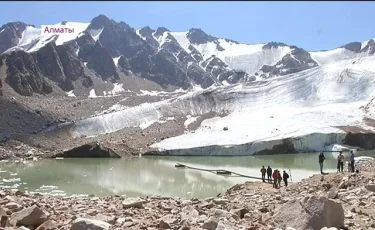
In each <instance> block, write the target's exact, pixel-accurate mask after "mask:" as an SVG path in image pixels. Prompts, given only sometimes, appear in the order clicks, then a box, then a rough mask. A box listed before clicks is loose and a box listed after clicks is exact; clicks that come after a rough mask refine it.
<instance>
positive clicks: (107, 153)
mask: <svg viewBox="0 0 375 230" xmlns="http://www.w3.org/2000/svg"><path fill="white" fill-rule="evenodd" d="M56 156H57V157H64V158H120V156H119V155H118V154H117V153H115V152H114V151H113V150H111V149H109V148H107V147H104V146H100V145H99V144H98V143H90V144H86V145H83V146H80V147H77V148H73V149H71V150H68V151H65V152H63V153H60V154H57V155H56Z"/></svg>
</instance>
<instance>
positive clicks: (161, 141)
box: [0, 15, 375, 155]
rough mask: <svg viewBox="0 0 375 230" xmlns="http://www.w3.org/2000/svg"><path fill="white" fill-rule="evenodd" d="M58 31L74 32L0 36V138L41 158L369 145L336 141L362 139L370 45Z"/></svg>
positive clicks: (109, 25) (98, 20)
mask: <svg viewBox="0 0 375 230" xmlns="http://www.w3.org/2000/svg"><path fill="white" fill-rule="evenodd" d="M63 25H65V26H67V27H68V28H74V33H72V34H62V35H53V34H43V33H42V31H41V29H40V28H36V27H34V26H32V25H28V24H26V23H23V22H13V23H8V24H5V25H3V26H2V27H1V28H0V53H1V56H0V95H2V96H0V106H2V110H1V113H0V117H1V118H2V119H4V121H5V122H1V123H0V128H1V130H3V131H2V132H1V133H0V140H8V139H17V140H19V141H22V142H24V143H27V144H30V145H33V146H40V147H41V148H44V149H47V150H48V151H63V150H66V149H67V148H73V147H78V146H80V145H83V144H87V143H91V142H93V141H99V142H101V143H107V144H108V146H113V148H116V152H117V151H122V150H124V149H126V153H123V154H121V153H120V155H126V154H127V153H128V152H129V151H130V150H131V151H130V152H132V153H136V152H137V151H139V152H143V153H144V152H148V153H150V152H151V153H155V152H154V151H157V152H163V153H165V154H182V153H181V151H182V152H183V154H193V155H194V154H203V153H204V154H210V155H223V154H224V155H226V154H229V153H230V154H237V155H238V154H239V155H243V154H253V153H270V152H275V151H276V152H301V151H302V152H306V151H320V150H322V149H325V148H328V147H329V146H333V145H334V144H348V145H353V146H357V147H361V148H364V146H366V147H369V146H370V147H371V148H372V146H375V145H373V144H370V145H369V144H363V143H362V142H363V141H362V142H361V141H360V140H359V139H358V138H360V137H355V138H354V139H353V137H350V138H351V139H350V138H349V139H348V137H347V133H349V132H354V133H363V132H366V133H370V135H372V133H374V124H375V123H374V122H373V118H374V117H373V114H374V108H375V106H373V101H374V100H373V98H374V97H375V95H373V93H372V87H373V86H374V80H375V69H374V68H373V66H375V65H373V64H374V57H375V56H374V55H373V54H374V52H375V42H374V40H373V39H371V40H368V41H365V42H353V43H349V44H347V45H343V46H341V47H339V48H337V49H334V50H329V51H317V52H315V51H314V52H310V51H306V50H304V49H303V48H300V47H296V46H293V45H287V44H284V43H281V42H269V43H264V44H256V45H249V44H242V43H239V42H236V41H233V40H230V39H223V38H217V37H214V36H212V35H208V34H206V33H205V32H204V31H203V30H201V29H196V28H193V29H190V30H188V31H186V32H172V31H169V30H168V29H167V28H164V27H159V28H156V29H152V28H150V27H144V28H140V29H134V28H132V27H131V26H130V25H128V24H126V23H125V22H116V21H114V20H111V19H109V18H107V17H106V16H104V15H99V16H97V17H95V18H94V19H92V21H91V22H89V23H83V22H61V23H59V24H57V26H63ZM333 108H335V109H333ZM260 123H262V124H265V125H263V126H259V124H260ZM223 131H224V132H223ZM225 131H226V132H225ZM176 136H178V137H176ZM174 137H175V138H174ZM356 138H357V139H356ZM361 138H362V137H361ZM65 140H67V141H65ZM316 140H319V141H316ZM360 142H361V143H360ZM176 143H178V144H177V145H176ZM121 146H122V147H121ZM223 146H224V147H223ZM233 148H235V149H233ZM129 149H130V150H129ZM181 149H182V150H181ZM187 149H191V150H190V151H191V152H189V153H187ZM128 150H129V151H128Z"/></svg>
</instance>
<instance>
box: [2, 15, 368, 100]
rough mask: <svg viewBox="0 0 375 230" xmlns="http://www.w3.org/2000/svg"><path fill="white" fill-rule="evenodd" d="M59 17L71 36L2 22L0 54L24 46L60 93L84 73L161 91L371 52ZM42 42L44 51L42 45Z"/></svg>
mask: <svg viewBox="0 0 375 230" xmlns="http://www.w3.org/2000/svg"><path fill="white" fill-rule="evenodd" d="M62 24H64V25H67V26H71V27H74V28H75V31H76V34H75V36H70V35H42V34H41V32H40V29H38V28H36V27H35V26H33V25H29V24H26V23H24V22H11V23H7V24H5V25H3V26H2V27H1V28H0V31H1V32H0V41H1V42H0V52H1V53H2V59H8V57H9V55H10V54H11V53H13V52H15V51H17V52H16V53H19V52H26V53H30V55H31V56H32V57H33V58H31V59H28V61H29V62H34V64H32V65H36V66H38V68H39V69H41V73H42V76H41V77H42V78H47V79H51V80H52V81H53V82H56V84H57V86H58V87H60V88H61V89H63V90H64V91H65V92H68V91H72V90H74V89H75V86H74V84H73V83H74V82H76V81H77V80H79V79H84V81H83V83H84V84H83V86H84V88H86V89H87V90H86V91H85V92H86V94H87V93H88V91H89V90H91V89H92V88H95V87H96V86H95V84H94V83H93V79H92V78H95V77H99V78H101V79H102V80H103V81H104V82H106V80H107V79H110V80H111V82H112V83H116V82H117V83H119V84H120V83H121V79H122V78H121V77H120V76H132V77H139V78H141V79H147V80H149V81H152V82H155V83H156V84H158V85H160V86H161V87H162V88H163V89H165V90H175V89H178V88H182V89H184V90H187V89H189V88H190V89H191V88H192V87H194V86H196V85H198V86H200V87H202V88H207V87H209V86H211V85H213V84H217V85H227V84H235V83H241V82H249V81H257V80H262V79H268V78H271V77H278V76H282V75H285V74H291V73H297V72H300V71H303V70H306V69H310V68H314V67H316V66H319V65H324V64H328V63H332V62H334V61H337V60H346V59H351V58H355V57H362V56H366V55H373V54H374V53H375V42H374V40H373V39H370V40H367V41H364V42H351V43H348V44H345V45H342V46H340V47H338V48H336V49H334V50H329V51H316V52H308V51H306V50H304V49H303V48H300V47H297V46H294V45H288V44H285V43H283V42H275V41H272V42H268V43H262V44H253V45H250V44H244V43H239V42H237V41H234V40H231V39H228V38H217V37H215V36H212V35H209V34H207V33H206V32H204V31H203V30H202V29H200V28H191V29H189V30H188V31H185V32H171V31H170V30H169V29H168V28H165V27H158V28H156V29H152V28H150V27H149V26H146V27H143V28H140V29H135V28H133V27H131V26H130V25H129V24H127V23H125V22H122V21H120V22H116V21H114V20H112V19H110V18H108V17H107V16H105V15H102V14H101V15H98V16H97V17H95V18H93V19H92V20H91V22H90V23H81V22H69V21H64V22H61V23H58V24H56V25H62ZM51 44H52V45H51ZM46 47H47V48H46ZM48 47H50V48H48ZM48 49H50V50H51V51H49V52H46V50H48ZM56 50H59V52H57V51H56ZM19 55H21V53H19ZM60 56H63V57H60ZM61 59H63V60H64V63H62V62H61ZM5 63H8V62H5ZM24 71H26V70H24ZM18 72H19V71H18ZM31 72H32V71H31ZM67 72H69V73H68V74H67ZM86 72H88V73H86ZM65 75H68V76H71V77H70V78H69V77H68V78H67V76H65ZM73 75H74V76H73ZM33 76H34V75H33ZM4 78H7V79H8V78H9V79H10V78H14V79H13V80H8V81H6V82H9V81H10V82H12V81H13V82H18V81H22V77H20V76H19V74H18V75H17V71H13V72H9V71H8V73H7V76H5V77H4ZM36 81H38V80H37V79H35V80H34V81H33V80H32V79H30V81H24V80H23V82H24V83H25V84H26V83H27V82H29V84H28V86H25V87H26V88H31V89H33V87H31V85H32V84H33V85H37V84H36ZM17 87H18V88H17ZM25 87H23V88H25ZM12 88H14V90H15V91H16V92H18V93H20V94H21V95H28V96H30V95H32V93H40V90H36V91H35V92H34V90H32V92H31V94H30V92H29V90H27V92H23V90H22V89H20V87H19V86H15V85H12ZM34 88H35V87H34ZM145 89H146V88H145ZM130 90H131V89H130ZM48 92H49V90H48Z"/></svg>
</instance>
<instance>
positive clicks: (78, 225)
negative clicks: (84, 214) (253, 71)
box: [70, 218, 111, 230]
mask: <svg viewBox="0 0 375 230" xmlns="http://www.w3.org/2000/svg"><path fill="white" fill-rule="evenodd" d="M110 227H111V225H110V224H108V223H106V222H104V221H100V220H91V219H85V218H77V219H76V220H75V221H74V222H73V225H72V227H70V230H108V229H109V228H110Z"/></svg>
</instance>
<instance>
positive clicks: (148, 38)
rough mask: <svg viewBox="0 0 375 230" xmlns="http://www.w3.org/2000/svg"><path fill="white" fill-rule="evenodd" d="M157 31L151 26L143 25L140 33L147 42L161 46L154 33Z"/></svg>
mask: <svg viewBox="0 0 375 230" xmlns="http://www.w3.org/2000/svg"><path fill="white" fill-rule="evenodd" d="M153 33H155V30H153V29H151V28H150V27H149V26H146V27H143V28H142V29H140V30H139V34H140V35H141V36H142V37H143V38H145V39H146V42H147V43H148V44H150V45H151V46H152V47H154V48H157V47H159V43H158V42H157V41H156V40H155V38H154V37H153V36H152V34H153Z"/></svg>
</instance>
